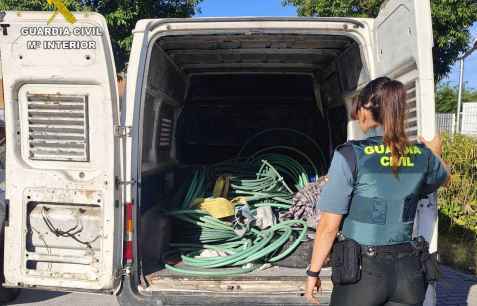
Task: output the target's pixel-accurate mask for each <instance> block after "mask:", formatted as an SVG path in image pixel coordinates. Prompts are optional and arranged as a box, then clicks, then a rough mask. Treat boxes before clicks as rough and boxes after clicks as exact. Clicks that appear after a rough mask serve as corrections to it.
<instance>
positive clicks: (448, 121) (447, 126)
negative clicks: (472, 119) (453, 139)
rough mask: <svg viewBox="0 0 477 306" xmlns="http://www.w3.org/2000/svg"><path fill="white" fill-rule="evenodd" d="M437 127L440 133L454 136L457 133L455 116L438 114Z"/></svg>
mask: <svg viewBox="0 0 477 306" xmlns="http://www.w3.org/2000/svg"><path fill="white" fill-rule="evenodd" d="M436 125H437V129H438V130H439V132H440V133H448V134H454V131H455V114H451V113H437V114H436Z"/></svg>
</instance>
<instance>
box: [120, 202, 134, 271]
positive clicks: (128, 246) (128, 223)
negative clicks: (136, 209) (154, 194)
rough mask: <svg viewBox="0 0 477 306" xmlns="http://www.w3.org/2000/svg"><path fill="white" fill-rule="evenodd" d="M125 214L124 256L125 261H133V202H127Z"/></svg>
mask: <svg viewBox="0 0 477 306" xmlns="http://www.w3.org/2000/svg"><path fill="white" fill-rule="evenodd" d="M124 210H125V212H124V215H125V220H124V221H125V222H124V225H125V237H124V251H123V258H124V261H125V263H131V262H132V260H133V234H134V233H133V230H134V228H133V203H126V205H125V207H124Z"/></svg>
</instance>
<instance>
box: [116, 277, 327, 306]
mask: <svg viewBox="0 0 477 306" xmlns="http://www.w3.org/2000/svg"><path fill="white" fill-rule="evenodd" d="M134 284H137V282H135V281H134V280H133V279H132V277H131V276H125V277H124V279H123V283H122V288H121V291H120V292H119V293H118V296H117V299H118V303H119V305H121V306H137V305H147V306H152V305H155V306H163V305H164V306H166V305H207V306H219V305H220V306H222V305H224V306H225V305H226V306H245V305H270V306H271V305H284V306H294V305H297V306H298V305H310V304H309V303H307V301H306V300H305V298H304V297H303V296H300V295H266V296H265V295H263V296H259V295H238V294H212V293H177V292H175V293H161V292H152V293H147V294H145V293H142V292H139V290H138V289H137V286H136V285H134ZM320 302H321V303H320V305H329V295H328V296H323V297H320Z"/></svg>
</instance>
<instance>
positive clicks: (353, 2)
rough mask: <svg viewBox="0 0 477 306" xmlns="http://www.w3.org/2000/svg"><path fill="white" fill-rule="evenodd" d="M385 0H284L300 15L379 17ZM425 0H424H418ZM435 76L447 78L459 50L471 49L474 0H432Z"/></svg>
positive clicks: (475, 11)
mask: <svg viewBox="0 0 477 306" xmlns="http://www.w3.org/2000/svg"><path fill="white" fill-rule="evenodd" d="M384 1H385V0H283V1H282V3H283V5H294V6H296V8H297V13H298V15H300V16H324V17H325V16H354V17H376V16H377V15H378V13H379V8H380V6H381V4H382V3H383V2H384ZM417 1H422V0H417ZM431 7H432V24H433V31H434V49H433V56H434V77H435V80H436V82H437V81H440V80H441V79H442V78H444V77H445V76H446V75H447V74H448V73H449V72H450V69H451V66H452V64H453V63H454V62H455V61H456V59H457V57H458V56H459V53H461V52H463V51H466V50H467V49H468V48H469V41H470V32H469V29H470V27H471V26H472V24H473V23H474V22H476V21H477V3H476V1H475V0H432V1H431Z"/></svg>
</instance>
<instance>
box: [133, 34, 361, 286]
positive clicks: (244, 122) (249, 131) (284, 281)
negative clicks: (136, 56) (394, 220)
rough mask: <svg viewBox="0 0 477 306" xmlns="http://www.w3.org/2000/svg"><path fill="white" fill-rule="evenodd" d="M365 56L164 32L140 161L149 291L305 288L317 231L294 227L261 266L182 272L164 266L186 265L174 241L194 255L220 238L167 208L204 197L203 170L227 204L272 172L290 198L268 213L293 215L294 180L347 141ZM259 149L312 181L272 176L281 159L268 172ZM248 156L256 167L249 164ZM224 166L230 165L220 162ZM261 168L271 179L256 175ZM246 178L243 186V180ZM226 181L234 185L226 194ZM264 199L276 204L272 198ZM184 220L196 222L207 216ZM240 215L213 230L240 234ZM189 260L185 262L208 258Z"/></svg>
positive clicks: (153, 60) (285, 37)
mask: <svg viewBox="0 0 477 306" xmlns="http://www.w3.org/2000/svg"><path fill="white" fill-rule="evenodd" d="M171 33H173V32H171ZM362 58H363V57H362V54H361V51H360V46H359V44H358V43H357V42H356V41H354V40H353V39H351V38H350V37H348V36H346V35H345V34H343V35H316V34H303V33H301V34H297V33H286V32H276V33H272V32H271V33H265V32H260V33H254V32H243V33H242V32H237V33H220V32H219V33H212V34H211V33H193V34H187V33H178V34H174V33H173V34H170V33H168V34H167V35H166V36H163V37H160V38H158V39H157V40H156V41H155V43H154V44H153V46H152V47H151V49H150V54H149V57H148V64H147V67H146V78H147V81H146V82H145V90H143V103H142V105H141V112H140V114H141V115H140V118H139V122H140V126H141V128H140V131H139V135H140V137H139V141H138V144H139V150H138V151H139V155H140V156H139V157H138V158H137V160H138V163H140V164H139V169H140V171H141V181H140V184H139V185H140V187H139V188H140V189H139V194H138V198H139V199H138V200H139V207H140V214H141V218H140V219H139V222H140V226H139V227H138V228H139V231H140V232H139V233H138V237H139V243H138V246H139V251H138V252H139V253H140V254H139V256H140V257H141V258H142V263H141V267H140V268H141V270H142V276H143V283H144V285H143V290H151V291H173V292H180V291H187V292H221V293H226V292H229V293H240V294H247V293H264V292H268V293H269V294H280V293H287V294H290V293H292V294H299V293H300V292H302V291H303V286H302V285H303V279H304V267H306V265H307V264H308V260H309V259H308V257H309V256H310V252H311V247H312V241H313V240H312V239H311V238H309V237H312V236H313V229H312V228H310V227H309V228H308V230H307V233H306V235H305V236H298V234H300V233H301V232H300V228H303V226H301V227H300V226H298V225H297V224H295V225H293V226H291V229H292V233H291V234H290V235H288V238H287V237H285V238H284V240H282V244H281V245H280V247H278V248H276V249H274V250H273V252H271V253H270V254H269V255H268V256H264V257H262V258H261V259H260V260H264V261H263V262H262V261H260V260H257V261H256V262H254V263H255V264H256V265H255V266H254V267H253V268H251V269H250V270H253V271H252V272H248V273H241V274H239V275H235V274H234V273H235V272H234V271H237V269H247V267H250V266H247V265H246V264H244V265H243V266H241V265H237V266H235V267H227V266H226V267H224V266H221V265H215V266H214V267H217V268H215V270H214V271H220V272H221V273H217V274H220V275H217V274H207V273H204V274H201V273H196V274H194V273H192V274H184V273H180V272H177V271H175V270H173V269H166V268H165V264H169V267H171V266H172V267H176V268H179V269H180V268H181V267H184V266H185V265H186V264H187V263H184V261H183V260H181V258H180V257H179V256H178V254H177V253H175V252H174V251H173V250H174V249H177V247H178V246H179V247H180V248H181V249H182V251H184V250H187V248H189V249H190V250H189V251H192V253H193V255H197V254H198V253H197V252H195V253H194V251H196V250H195V248H196V247H197V243H201V242H204V241H209V242H210V245H214V240H213V238H210V235H211V232H213V231H214V229H211V230H210V231H209V232H207V233H202V234H203V235H202V237H201V233H199V232H197V233H196V235H194V233H191V231H193V230H199V229H200V228H201V227H200V225H199V226H195V227H194V226H192V225H191V224H190V222H191V220H190V219H189V220H185V219H184V215H180V214H174V213H171V212H174V211H177V210H180V209H182V210H184V209H186V210H193V209H197V208H195V207H194V206H193V205H195V204H193V203H192V202H194V201H195V202H197V201H200V200H197V199H195V198H194V197H193V195H198V194H200V193H198V192H196V193H194V191H197V190H193V189H194V188H195V187H194V186H192V187H191V185H193V184H196V183H197V181H200V178H199V177H200V176H203V178H202V179H203V182H204V183H203V186H204V189H206V190H207V192H205V193H202V194H200V196H201V197H208V196H211V195H212V193H216V192H217V183H216V181H219V180H220V179H222V180H223V181H222V185H221V186H219V189H220V187H222V188H221V191H222V196H223V197H224V198H227V199H228V200H231V199H232V198H234V197H237V196H239V195H241V194H239V192H237V189H240V188H242V189H243V188H245V189H246V187H247V186H245V187H244V186H243V184H245V185H246V183H247V182H248V183H250V182H252V183H250V184H252V185H253V184H254V182H255V183H256V182H257V181H260V182H262V179H263V180H266V179H270V177H273V175H276V176H275V178H276V181H274V182H273V184H275V185H274V186H275V187H274V188H275V189H274V192H278V193H280V192H282V193H288V195H287V198H286V199H279V197H278V196H277V199H278V200H276V201H275V204H278V205H275V206H273V205H272V207H274V208H273V210H271V211H272V215H273V218H274V219H277V217H278V215H279V214H281V213H283V212H286V211H287V209H286V207H287V205H288V206H289V204H290V199H291V197H292V196H293V193H294V192H296V191H297V190H298V189H299V188H301V187H300V186H299V185H300V184H301V185H302V186H303V185H304V184H306V182H310V181H314V180H316V179H317V178H318V177H320V176H322V175H324V174H325V173H326V171H327V169H328V166H329V162H330V160H331V157H332V153H333V150H334V148H335V147H336V146H337V145H339V144H341V143H343V142H345V141H346V137H347V136H346V135H347V124H348V110H347V109H348V108H347V107H346V105H347V104H348V105H349V102H350V101H351V98H352V97H353V95H354V94H355V91H356V89H357V87H358V85H360V84H363V83H365V82H366V81H368V79H369V77H368V72H367V67H366V65H364V64H363V60H362ZM266 154H268V155H266ZM274 154H275V155H274ZM251 156H252V157H254V158H255V159H254V162H255V164H254V165H252V166H249V167H248V168H247V169H245V170H244V169H242V168H241V169H240V170H243V171H244V172H246V173H245V174H243V175H242V176H241V177H239V178H237V177H234V174H236V173H238V172H240V170H237V169H235V168H234V169H231V168H230V167H233V166H231V164H233V162H232V161H231V160H237V159H240V160H241V165H242V167H243V164H246V163H247V162H244V160H246V158H250V157H251ZM264 156H266V157H267V159H268V158H270V159H273V158H274V156H275V157H276V156H287V157H289V158H290V159H292V160H295V161H297V162H298V163H299V165H300V166H301V168H300V169H302V170H304V171H305V176H304V177H303V176H302V177H300V182H299V183H296V182H294V181H293V180H292V177H293V175H292V174H290V173H287V171H286V170H283V171H278V172H279V173H280V174H279V175H278V174H276V173H274V174H270V173H271V172H273V171H274V169H279V170H280V165H278V164H277V163H279V161H276V163H275V164H274V161H273V160H268V161H269V162H270V164H271V165H273V166H274V167H268V166H267V165H268V164H266V162H267V160H265V161H262V159H265V158H264ZM252 159H253V158H252ZM133 160H134V157H133ZM224 161H228V162H226V163H223V162H224ZM248 162H249V164H250V163H251V162H250V159H249V160H248ZM218 163H219V165H222V166H223V168H220V166H217V165H218ZM224 165H225V166H224ZM227 167H228V168H227ZM267 167H268V168H267ZM224 168H225V169H224ZM285 168H286V167H285ZM204 169H206V170H204ZM217 169H219V170H217ZM201 171H202V172H201ZM204 171H205V174H204ZM207 171H208V172H207ZM221 171H222V172H221ZM247 171H248V172H247ZM260 171H261V172H260ZM267 171H268V172H267ZM257 172H258V173H259V174H257ZM265 172H267V173H268V174H269V175H268V176H266V175H264V176H260V173H262V174H263V173H265ZM231 173H232V174H231ZM227 175H228V177H227ZM220 176H222V178H220ZM224 177H225V178H224ZM281 177H283V179H284V180H283V181H281ZM245 179H248V181H246V180H245ZM227 180H228V181H227ZM224 181H227V182H226V183H224ZM229 182H230V183H231V184H228V183H229ZM198 184H199V183H197V184H196V185H198ZM224 184H225V185H227V184H228V185H227V187H223V186H224ZM234 184H235V185H234ZM240 184H242V187H237V185H240ZM273 184H272V185H273ZM285 185H286V186H285ZM234 186H235V187H234ZM267 186H268V185H267ZM214 187H215V188H214ZM255 187H256V186H252V187H250V188H251V189H253V190H254V191H255V193H254V195H255V196H257V194H259V193H260V192H257V190H260V189H254V188H255ZM287 187H288V188H287ZM197 188H198V187H197ZM224 188H228V190H226V191H225V193H223V189H224ZM257 188H258V187H257ZM264 188H266V187H264ZM213 189H215V190H213ZM277 190H278V191H277ZM292 192H293V193H292ZM186 193H187V194H186ZM219 193H220V192H219ZM191 194H193V195H191ZM245 195H248V196H250V194H245ZM258 198H259V197H258ZM248 199H249V202H250V203H248V204H249V205H250V210H251V211H252V213H253V212H254V208H257V207H255V206H254V205H255V204H253V199H252V200H250V199H251V198H248ZM268 200H270V199H268ZM184 202H187V203H184ZM239 202H240V201H239ZM265 203H269V202H267V201H266V200H265ZM262 204H263V201H262ZM184 205H185V206H184ZM243 206H244V203H243V202H240V203H236V205H235V209H236V210H237V207H243ZM259 206H260V205H259ZM181 217H182V219H181ZM188 217H189V218H200V217H201V215H199V216H195V217H194V216H188ZM273 218H272V219H273ZM237 219H238V218H236V216H232V217H231V218H229V219H224V220H221V221H211V222H212V223H214V222H215V223H214V224H215V225H217V224H218V225H217V226H218V227H221V226H222V227H223V226H224V224H225V226H226V227H227V226H232V227H233V229H234V230H230V227H229V235H232V236H233V235H237V236H239V235H240V231H239V230H240V229H237V228H236V227H234V225H233V224H234V222H235V221H234V220H237ZM194 220H196V219H194ZM201 220H202V219H201ZM196 221H197V222H199V220H198V219H197V220H196ZM199 223H200V222H199ZM202 223H207V222H206V221H204V222H202ZM202 225H203V224H202ZM251 226H252V227H253V225H251ZM248 230H250V231H252V230H251V229H248ZM257 230H258V231H259V230H260V229H257ZM287 231H288V230H287V229H283V230H280V231H279V233H278V235H277V236H275V237H273V238H271V240H270V243H271V244H273V243H275V242H276V243H278V242H277V241H278V240H280V239H282V236H284V235H285V233H286V232H287ZM217 232H218V230H216V231H215V232H213V233H217ZM194 239H196V241H195V242H194ZM224 239H225V240H224V241H228V242H230V241H232V242H233V241H237V239H235V240H234V239H231V240H227V239H228V238H224ZM297 239H301V240H303V241H302V243H301V245H300V246H298V247H297V248H296V249H295V248H293V250H294V252H292V253H291V254H290V255H288V256H284V257H283V258H282V259H281V260H279V261H276V262H270V265H263V263H265V262H267V261H266V260H265V258H268V259H270V257H271V256H275V257H277V255H278V254H280V252H285V251H286V250H287V248H289V247H290V246H292V245H293V243H294V242H295V241H296V240H297ZM251 240H253V239H252V238H251ZM262 240H263V239H262ZM262 240H260V239H258V240H256V241H255V242H257V241H262ZM222 242H223V241H222ZM250 243H254V242H253V241H252V242H250ZM238 244H240V243H238ZM232 245H233V243H231V244H229V245H228V246H232ZM236 245H237V244H236ZM240 247H246V246H245V245H241V246H239V247H236V248H230V249H226V250H225V251H224V250H222V252H220V251H217V250H216V249H213V248H212V250H209V251H216V252H215V253H214V252H212V254H213V255H211V256H220V255H224V253H225V255H231V254H235V253H234V252H238V250H240ZM227 252H228V253H227ZM187 253H188V252H185V253H182V254H187ZM214 254H215V255H214ZM214 258H216V257H214ZM190 259H191V260H189V261H188V262H191V261H193V262H197V261H200V260H203V259H204V258H203V257H200V258H197V257H195V258H194V257H190ZM194 260H195V261H194ZM238 262H239V263H240V261H238ZM244 262H246V261H244ZM257 263H258V264H257ZM205 266H206V267H207V264H205ZM198 271H201V269H198ZM207 271H209V270H207ZM229 271H230V272H229ZM329 273H330V271H329V269H325V271H324V274H325V278H326V277H327V275H328V276H329ZM322 290H323V292H325V293H329V292H330V290H331V282H329V281H328V282H327V281H326V280H325V281H324V285H323V287H322Z"/></svg>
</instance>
